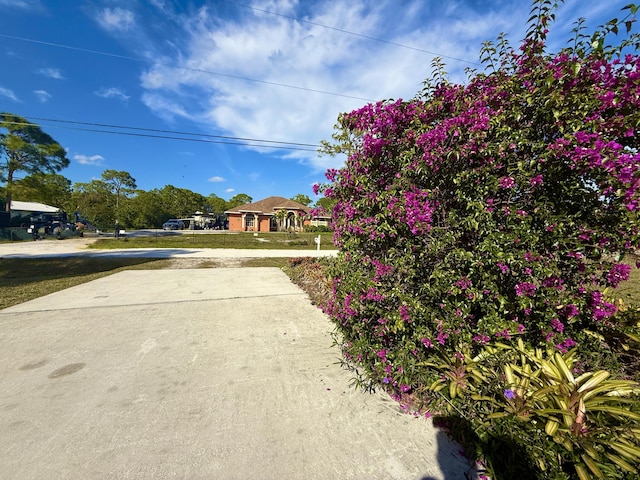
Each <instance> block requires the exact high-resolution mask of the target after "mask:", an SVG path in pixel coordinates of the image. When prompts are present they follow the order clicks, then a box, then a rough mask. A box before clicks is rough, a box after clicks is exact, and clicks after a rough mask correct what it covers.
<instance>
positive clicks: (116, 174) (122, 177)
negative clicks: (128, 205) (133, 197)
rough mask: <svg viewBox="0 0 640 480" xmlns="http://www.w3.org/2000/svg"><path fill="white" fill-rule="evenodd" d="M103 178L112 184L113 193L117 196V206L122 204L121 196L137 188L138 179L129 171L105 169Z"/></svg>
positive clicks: (108, 183)
mask: <svg viewBox="0 0 640 480" xmlns="http://www.w3.org/2000/svg"><path fill="white" fill-rule="evenodd" d="M102 180H103V181H104V182H105V183H106V184H107V185H109V186H110V188H111V193H113V194H114V195H115V196H116V208H118V207H119V206H120V196H121V195H125V196H126V195H127V194H130V193H132V192H133V191H134V190H135V189H136V179H135V178H133V177H132V176H131V174H130V173H129V172H124V171H118V170H105V171H104V172H102Z"/></svg>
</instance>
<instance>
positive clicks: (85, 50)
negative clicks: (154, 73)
mask: <svg viewBox="0 0 640 480" xmlns="http://www.w3.org/2000/svg"><path fill="white" fill-rule="evenodd" d="M0 37H2V38H10V39H12V40H18V41H21V42H29V43H35V44H38V45H45V46H47V47H56V48H64V49H67V50H74V51H77V52H83V53H91V54H93V55H103V56H105V57H112V58H119V59H122V60H130V61H133V62H140V63H146V64H149V65H160V66H162V67H167V68H174V69H177V70H187V71H191V72H199V73H206V74H208V75H216V76H219V77H227V78H235V79H236V80H244V81H247V82H255V83H262V84H263V85H273V86H276V87H284V88H292V89H295V90H302V91H305V92H312V93H320V94H322V95H332V96H334V97H343V98H351V99H354V100H363V101H365V102H374V101H375V100H372V99H370V98H364V97H356V96H354V95H345V94H342V93H335V92H327V91H325V90H316V89H314V88H307V87H300V86H298V85H289V84H286V83H278V82H270V81H268V80H258V79H256V78H249V77H242V76H239V75H232V74H229V73H221V72H214V71H212V70H204V69H202V68H193V67H181V66H176V65H170V64H168V63H162V62H156V61H154V60H147V59H144V58H139V57H131V56H129V55H119V54H116V53H109V52H103V51H100V50H91V49H88V48H80V47H74V46H72V45H64V44H61V43H53V42H45V41H43V40H36V39H33V38H25V37H16V36H14V35H6V34H3V33H0Z"/></svg>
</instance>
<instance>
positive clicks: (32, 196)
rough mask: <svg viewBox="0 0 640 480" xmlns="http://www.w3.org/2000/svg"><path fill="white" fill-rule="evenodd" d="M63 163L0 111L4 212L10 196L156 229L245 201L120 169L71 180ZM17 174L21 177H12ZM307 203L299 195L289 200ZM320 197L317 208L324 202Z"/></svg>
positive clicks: (102, 224) (94, 220) (55, 150)
mask: <svg viewBox="0 0 640 480" xmlns="http://www.w3.org/2000/svg"><path fill="white" fill-rule="evenodd" d="M67 166H69V159H68V158H67V157H66V151H65V150H64V148H63V147H62V146H60V144H59V143H58V142H57V141H55V140H54V139H53V138H52V137H51V136H49V135H48V134H47V133H45V132H43V131H42V129H41V128H40V127H39V126H38V125H36V124H34V123H31V122H29V121H28V120H26V119H25V118H23V117H20V116H18V115H14V114H11V113H0V181H1V182H2V183H4V186H2V187H0V194H1V196H2V198H4V204H5V205H4V210H5V211H9V210H10V205H11V201H12V200H21V201H30V202H39V203H44V204H47V205H51V206H55V207H58V208H60V209H61V210H64V211H65V212H67V213H68V214H70V213H74V212H78V214H79V215H80V216H81V217H82V218H83V219H86V220H87V221H88V222H89V223H91V224H93V225H95V226H96V227H97V228H103V229H106V228H110V227H112V226H113V225H114V224H115V222H116V220H118V224H119V225H121V226H122V227H124V228H148V227H159V226H160V225H162V223H163V222H165V221H166V220H167V219H169V218H184V217H189V216H191V215H193V214H194V213H195V212H197V211H201V212H206V213H210V214H222V213H223V212H225V211H226V210H229V209H230V208H233V207H236V206H238V205H243V204H245V203H251V202H252V201H253V198H252V197H250V196H249V195H247V194H245V193H239V194H237V195H234V196H233V197H231V198H230V199H229V200H225V199H224V198H221V197H219V196H218V195H216V194H215V193H211V194H209V195H207V196H205V195H202V194H200V193H197V192H193V191H191V190H189V189H186V188H178V187H174V186H173V185H166V186H164V187H162V188H154V189H152V190H148V191H147V190H141V189H138V188H137V185H136V179H135V178H133V177H132V176H131V174H130V173H128V172H126V171H119V170H110V169H107V170H104V171H103V172H102V175H101V177H100V178H99V179H94V180H92V181H90V182H78V183H73V184H72V182H71V180H69V179H68V178H66V177H64V176H63V175H61V174H60V173H59V172H60V171H61V170H63V169H64V168H66V167H67ZM18 172H21V173H22V174H23V175H25V176H24V177H23V178H17V177H16V174H17V173H18ZM291 200H294V201H296V202H298V203H301V204H303V205H306V206H309V205H310V204H311V203H312V200H311V199H310V198H309V197H308V196H307V195H304V194H301V193H300V194H297V195H295V196H294V197H292V198H291ZM326 201H327V199H324V198H321V199H320V200H319V201H318V202H317V206H320V205H323V206H325V207H327V206H328V205H324V203H325V202H326Z"/></svg>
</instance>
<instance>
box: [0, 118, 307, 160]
mask: <svg viewBox="0 0 640 480" xmlns="http://www.w3.org/2000/svg"><path fill="white" fill-rule="evenodd" d="M54 121H56V120H54ZM6 123H8V124H11V125H24V126H29V125H32V124H30V123H25V122H6ZM69 123H78V124H82V123H81V122H69ZM96 125H98V124H96ZM39 126H44V127H50V128H63V129H66V130H75V131H81V132H94V133H106V134H110V135H124V136H130V137H145V138H161V139H164V140H181V141H185V142H199V143H216V144H222V145H238V146H243V147H256V148H273V149H276V150H298V151H304V152H315V151H317V149H315V148H304V147H300V146H287V144H286V143H285V142H282V143H283V145H280V144H279V145H269V144H266V145H265V144H259V143H247V142H242V141H237V142H234V141H231V139H232V138H234V137H228V138H229V140H222V139H221V140H214V139H212V138H211V139H207V138H189V137H176V136H169V135H155V134H151V133H136V132H126V131H125V132H122V131H116V130H103V129H97V128H83V127H71V126H63V125H43V124H41V125H39ZM115 128H131V127H115ZM139 130H148V131H154V130H152V129H144V128H140V129H139ZM158 131H159V132H161V131H162V130H158ZM175 133H176V134H181V133H180V132H175ZM182 135H198V134H196V133H182ZM204 136H206V135H204ZM214 137H215V136H214ZM220 138H227V137H220ZM238 138H239V137H238ZM254 141H255V142H263V141H264V142H272V141H270V140H257V139H256V140H254ZM273 142H274V143H280V142H275V141H273ZM288 145H296V144H295V143H294V144H288ZM300 145H304V144H300ZM309 145H311V144H309ZM318 147H319V146H318Z"/></svg>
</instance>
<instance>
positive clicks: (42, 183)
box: [12, 173, 71, 209]
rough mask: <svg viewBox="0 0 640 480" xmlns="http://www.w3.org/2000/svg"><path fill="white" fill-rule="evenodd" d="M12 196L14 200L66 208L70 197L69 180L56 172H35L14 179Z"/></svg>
mask: <svg viewBox="0 0 640 480" xmlns="http://www.w3.org/2000/svg"><path fill="white" fill-rule="evenodd" d="M12 196H13V198H14V199H16V200H23V201H28V202H40V203H44V204H46V205H52V206H55V207H58V208H62V209H66V205H67V204H68V202H69V200H70V198H71V180H69V179H68V178H66V177H64V176H62V175H59V174H57V173H36V174H34V175H29V176H27V177H24V178H23V179H21V180H16V181H15V182H14V184H13V192H12Z"/></svg>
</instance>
